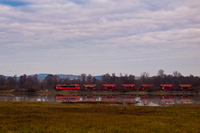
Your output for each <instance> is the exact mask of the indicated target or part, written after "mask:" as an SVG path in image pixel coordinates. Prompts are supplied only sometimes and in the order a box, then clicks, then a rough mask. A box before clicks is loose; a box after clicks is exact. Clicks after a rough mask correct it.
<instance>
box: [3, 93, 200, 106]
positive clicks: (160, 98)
mask: <svg viewBox="0 0 200 133" xmlns="http://www.w3.org/2000/svg"><path fill="white" fill-rule="evenodd" d="M0 101H32V102H72V103H74V102H92V103H95V102H111V103H113V102H114V103H115V102H116V103H118V104H119V103H121V104H123V105H127V104H129V105H130V104H133V105H135V106H161V105H170V104H200V95H68V96H57V95H33V94H32V95H0Z"/></svg>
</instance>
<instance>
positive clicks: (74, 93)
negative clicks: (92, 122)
mask: <svg viewBox="0 0 200 133" xmlns="http://www.w3.org/2000/svg"><path fill="white" fill-rule="evenodd" d="M36 93H37V94H42V95H44V94H46V95H112V94H113V95H120V94H133V95H147V94H151V95H197V94H200V92H199V93H195V92H193V91H153V92H147V91H130V92H120V91H77V90H62V91H56V90H54V91H39V92H36Z"/></svg>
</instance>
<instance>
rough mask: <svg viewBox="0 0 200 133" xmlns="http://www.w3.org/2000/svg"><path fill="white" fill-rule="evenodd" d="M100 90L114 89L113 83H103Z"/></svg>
mask: <svg viewBox="0 0 200 133" xmlns="http://www.w3.org/2000/svg"><path fill="white" fill-rule="evenodd" d="M101 90H112V91H114V90H116V85H115V84H103V88H102V89H101Z"/></svg>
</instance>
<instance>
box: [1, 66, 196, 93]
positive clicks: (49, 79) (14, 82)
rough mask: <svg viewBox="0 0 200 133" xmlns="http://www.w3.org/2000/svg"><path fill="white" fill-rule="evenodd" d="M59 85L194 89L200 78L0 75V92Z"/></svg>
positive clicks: (38, 89) (48, 88) (145, 73)
mask: <svg viewBox="0 0 200 133" xmlns="http://www.w3.org/2000/svg"><path fill="white" fill-rule="evenodd" d="M57 84H79V85H80V87H81V88H82V86H83V84H96V85H97V88H100V87H101V86H102V84H116V87H117V88H120V87H121V85H122V84H135V85H136V87H140V85H141V84H154V85H155V86H159V85H160V84H173V85H174V87H178V85H179V84H192V86H193V87H200V77H197V76H193V75H190V76H183V75H182V74H181V73H180V72H178V71H175V72H173V74H172V75H167V74H165V73H164V70H162V69H160V70H159V71H158V74H157V75H156V76H152V77H150V76H149V73H148V72H143V73H142V74H141V76H140V77H139V78H136V77H135V76H134V75H132V74H130V75H127V74H125V75H123V74H120V75H119V76H116V75H115V73H113V74H111V75H110V74H108V73H107V74H104V75H102V76H101V79H97V78H95V77H93V76H92V75H91V74H88V75H87V74H81V75H80V76H78V77H77V78H74V79H69V78H60V77H58V76H57V75H52V74H49V75H47V76H46V77H45V78H44V79H43V80H42V81H40V80H39V79H38V76H37V75H34V76H27V75H26V74H24V75H21V76H20V77H17V76H13V77H5V76H4V75H0V90H11V89H14V90H15V91H28V92H36V91H40V90H48V91H49V90H55V89H56V85H57Z"/></svg>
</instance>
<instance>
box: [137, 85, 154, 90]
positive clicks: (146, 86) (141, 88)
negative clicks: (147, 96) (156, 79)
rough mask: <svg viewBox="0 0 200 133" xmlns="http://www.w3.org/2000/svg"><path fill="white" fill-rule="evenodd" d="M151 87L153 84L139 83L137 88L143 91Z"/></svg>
mask: <svg viewBox="0 0 200 133" xmlns="http://www.w3.org/2000/svg"><path fill="white" fill-rule="evenodd" d="M153 88H154V85H153V84H141V86H140V88H139V90H140V91H145V90H148V89H153Z"/></svg>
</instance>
